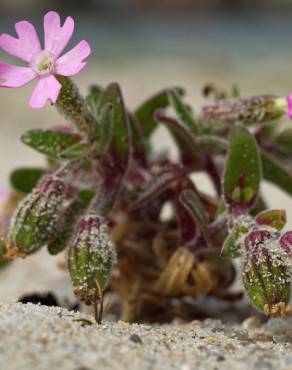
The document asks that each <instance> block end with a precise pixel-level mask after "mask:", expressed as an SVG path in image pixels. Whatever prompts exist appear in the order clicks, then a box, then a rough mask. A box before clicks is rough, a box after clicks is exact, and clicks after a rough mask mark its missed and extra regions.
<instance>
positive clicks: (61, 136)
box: [21, 130, 81, 158]
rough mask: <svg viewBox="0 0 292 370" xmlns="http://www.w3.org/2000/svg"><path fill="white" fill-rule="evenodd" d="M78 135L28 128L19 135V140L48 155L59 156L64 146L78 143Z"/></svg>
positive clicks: (79, 138)
mask: <svg viewBox="0 0 292 370" xmlns="http://www.w3.org/2000/svg"><path fill="white" fill-rule="evenodd" d="M80 140H81V137H80V135H78V134H74V133H68V132H62V131H53V130H30V131H27V132H26V133H24V134H23V135H22V136H21V141H22V142H23V143H24V144H26V145H28V146H30V147H31V148H33V149H35V150H37V151H38V152H40V153H42V154H45V155H47V156H49V157H54V158H56V157H59V156H60V153H61V152H63V151H64V150H65V149H66V148H68V147H70V146H72V145H74V144H76V143H78V142H79V141H80Z"/></svg>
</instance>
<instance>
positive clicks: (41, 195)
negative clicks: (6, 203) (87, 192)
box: [7, 175, 66, 257]
mask: <svg viewBox="0 0 292 370" xmlns="http://www.w3.org/2000/svg"><path fill="white" fill-rule="evenodd" d="M65 196H66V184H65V182H64V181H63V180H62V179H60V178H58V177H56V176H54V175H48V176H45V177H44V178H43V179H42V180H41V182H40V183H39V185H38V186H37V187H36V188H35V189H34V190H33V191H32V193H30V194H29V195H28V196H27V197H25V198H24V199H23V201H21V202H20V204H19V206H18V207H17V209H16V211H15V213H14V215H13V217H12V220H11V223H10V227H9V231H8V237H7V239H8V242H9V244H11V251H8V254H11V257H13V255H22V256H25V255H27V254H31V253H34V252H35V251H37V250H38V249H39V248H41V247H42V246H44V245H45V244H47V243H48V242H49V241H50V240H51V238H52V237H54V236H55V233H56V230H57V226H58V223H59V220H60V217H61V212H62V209H63V201H64V199H65ZM13 249H14V250H13ZM9 252H10V253H9Z"/></svg>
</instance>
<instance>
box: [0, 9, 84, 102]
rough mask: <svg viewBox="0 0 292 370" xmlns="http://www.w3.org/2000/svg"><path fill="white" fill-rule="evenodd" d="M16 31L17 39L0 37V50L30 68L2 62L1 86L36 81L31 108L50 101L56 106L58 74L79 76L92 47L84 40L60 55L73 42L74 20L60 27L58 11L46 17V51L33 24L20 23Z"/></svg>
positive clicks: (2, 35) (59, 87)
mask: <svg viewBox="0 0 292 370" xmlns="http://www.w3.org/2000/svg"><path fill="white" fill-rule="evenodd" d="M15 29H16V32H17V35H18V38H14V37H12V36H10V35H7V34H5V33H3V34H1V35H0V47H1V48H2V49H3V50H4V51H5V52H7V53H8V54H10V55H13V56H15V57H17V58H19V59H21V60H23V61H25V62H27V63H28V66H27V67H20V66H16V65H12V64H8V63H5V62H0V81H1V80H4V82H3V81H1V82H3V83H2V84H0V86H1V87H21V86H24V85H26V84H28V83H29V82H31V81H32V80H37V84H36V87H35V89H34V91H33V94H32V96H31V98H30V102H29V104H30V106H31V107H32V108H42V107H43V106H44V105H45V103H46V101H47V100H48V99H50V100H51V101H52V102H53V103H55V102H56V100H57V98H58V95H59V93H60V90H61V87H62V86H61V84H60V83H59V81H58V80H57V79H56V77H55V75H61V76H74V75H76V74H77V73H79V72H80V71H81V70H82V69H83V68H84V67H85V65H86V62H85V61H84V60H85V59H86V58H87V57H88V56H89V55H90V53H91V49H90V46H89V44H88V43H87V42H86V41H85V40H83V41H81V42H79V44H78V45H76V46H75V47H74V48H73V49H72V50H70V51H69V52H67V53H66V54H64V55H62V56H60V55H61V53H62V51H63V50H64V49H65V47H66V46H67V44H68V42H69V41H70V39H71V36H72V34H73V30H74V21H73V19H72V18H71V17H68V18H67V19H66V21H65V23H64V24H63V26H61V23H60V16H59V14H58V13H56V12H49V13H47V14H46V15H45V17H44V34H45V47H44V48H43V49H42V47H41V44H40V40H39V38H38V35H37V33H36V30H35V28H34V26H33V25H32V24H31V23H30V22H27V21H21V22H18V23H16V24H15Z"/></svg>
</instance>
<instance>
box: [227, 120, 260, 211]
mask: <svg viewBox="0 0 292 370" xmlns="http://www.w3.org/2000/svg"><path fill="white" fill-rule="evenodd" d="M260 181H261V159H260V155H259V150H258V146H257V142H256V140H255V138H254V137H253V135H252V134H251V133H249V131H248V130H247V129H245V128H244V127H241V126H235V127H234V128H233V130H232V133H231V137H230V141H229V147H228V153H227V160H226V165H225V173H224V184H223V188H224V198H225V202H226V204H228V205H229V206H230V210H231V212H234V213H244V212H247V211H248V210H249V209H250V208H251V207H252V206H253V205H254V202H255V201H256V198H257V195H258V192H259V187H260Z"/></svg>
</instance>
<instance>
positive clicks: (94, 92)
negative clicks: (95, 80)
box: [86, 85, 104, 118]
mask: <svg viewBox="0 0 292 370" xmlns="http://www.w3.org/2000/svg"><path fill="white" fill-rule="evenodd" d="M103 91H104V89H103V88H102V87H101V86H98V85H94V86H92V87H91V89H90V93H89V94H88V95H87V97H86V102H87V104H88V106H89V108H90V110H91V112H92V114H93V115H94V117H95V118H97V112H98V106H99V103H100V99H101V97H102V94H103Z"/></svg>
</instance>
